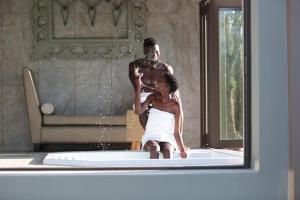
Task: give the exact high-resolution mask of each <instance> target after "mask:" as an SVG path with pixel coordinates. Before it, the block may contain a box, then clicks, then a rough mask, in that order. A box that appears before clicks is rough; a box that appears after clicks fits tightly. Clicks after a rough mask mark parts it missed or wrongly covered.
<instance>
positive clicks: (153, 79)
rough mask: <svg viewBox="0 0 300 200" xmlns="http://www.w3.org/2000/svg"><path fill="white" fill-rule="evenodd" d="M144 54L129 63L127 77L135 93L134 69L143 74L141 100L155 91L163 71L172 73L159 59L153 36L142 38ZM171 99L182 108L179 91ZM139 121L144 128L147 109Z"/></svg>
mask: <svg viewBox="0 0 300 200" xmlns="http://www.w3.org/2000/svg"><path fill="white" fill-rule="evenodd" d="M143 47H144V54H145V58H141V59H138V60H135V61H133V62H131V63H130V64H129V79H130V81H131V83H132V85H133V87H134V90H135V94H136V90H137V85H136V82H135V81H134V80H135V78H136V72H135V71H136V69H138V71H139V73H141V74H143V76H142V79H141V80H142V87H141V101H142V102H143V101H145V100H146V98H147V96H149V95H150V94H151V93H153V92H154V91H155V87H156V85H157V81H158V80H159V79H160V78H161V76H162V74H163V73H168V72H169V73H171V74H173V68H172V67H171V66H170V65H168V64H167V63H164V62H162V61H160V60H159V57H160V51H159V45H158V43H157V41H156V40H155V39H154V38H151V37H150V38H146V39H144V44H143ZM171 96H172V99H174V100H176V101H178V103H179V104H180V109H181V110H182V105H181V100H180V97H179V91H178V90H177V91H175V92H174V93H173V94H172V95H171ZM139 119H140V123H141V125H142V127H143V128H144V129H145V126H146V123H147V119H148V110H146V111H145V112H143V113H142V114H140V115H139ZM182 124H183V116H182V117H181V121H180V130H181V131H182V129H183V127H182Z"/></svg>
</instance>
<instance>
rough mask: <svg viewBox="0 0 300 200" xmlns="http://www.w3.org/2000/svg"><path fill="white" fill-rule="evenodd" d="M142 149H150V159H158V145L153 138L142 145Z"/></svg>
mask: <svg viewBox="0 0 300 200" xmlns="http://www.w3.org/2000/svg"><path fill="white" fill-rule="evenodd" d="M144 150H146V151H150V159H158V156H159V151H160V146H159V144H158V143H157V142H156V141H154V140H149V141H148V142H146V144H145V145H144Z"/></svg>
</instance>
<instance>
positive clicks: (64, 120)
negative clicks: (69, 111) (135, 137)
mask: <svg viewBox="0 0 300 200" xmlns="http://www.w3.org/2000/svg"><path fill="white" fill-rule="evenodd" d="M43 124H44V125H61V126H66V125H91V126H99V125H107V126H126V116H125V115H124V116H122V115H120V116H80V115H76V116H70V115H68V116H65V115H64V116H62V115H43Z"/></svg>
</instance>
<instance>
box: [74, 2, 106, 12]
mask: <svg viewBox="0 0 300 200" xmlns="http://www.w3.org/2000/svg"><path fill="white" fill-rule="evenodd" d="M90 2H92V3H93V2H96V1H90ZM75 3H76V5H75V6H76V12H77V13H78V12H80V13H86V14H87V13H88V8H89V7H88V5H86V4H85V3H84V2H83V1H81V0H77V1H75ZM96 13H97V14H99V13H105V14H110V13H111V3H106V1H100V3H99V4H97V6H96Z"/></svg>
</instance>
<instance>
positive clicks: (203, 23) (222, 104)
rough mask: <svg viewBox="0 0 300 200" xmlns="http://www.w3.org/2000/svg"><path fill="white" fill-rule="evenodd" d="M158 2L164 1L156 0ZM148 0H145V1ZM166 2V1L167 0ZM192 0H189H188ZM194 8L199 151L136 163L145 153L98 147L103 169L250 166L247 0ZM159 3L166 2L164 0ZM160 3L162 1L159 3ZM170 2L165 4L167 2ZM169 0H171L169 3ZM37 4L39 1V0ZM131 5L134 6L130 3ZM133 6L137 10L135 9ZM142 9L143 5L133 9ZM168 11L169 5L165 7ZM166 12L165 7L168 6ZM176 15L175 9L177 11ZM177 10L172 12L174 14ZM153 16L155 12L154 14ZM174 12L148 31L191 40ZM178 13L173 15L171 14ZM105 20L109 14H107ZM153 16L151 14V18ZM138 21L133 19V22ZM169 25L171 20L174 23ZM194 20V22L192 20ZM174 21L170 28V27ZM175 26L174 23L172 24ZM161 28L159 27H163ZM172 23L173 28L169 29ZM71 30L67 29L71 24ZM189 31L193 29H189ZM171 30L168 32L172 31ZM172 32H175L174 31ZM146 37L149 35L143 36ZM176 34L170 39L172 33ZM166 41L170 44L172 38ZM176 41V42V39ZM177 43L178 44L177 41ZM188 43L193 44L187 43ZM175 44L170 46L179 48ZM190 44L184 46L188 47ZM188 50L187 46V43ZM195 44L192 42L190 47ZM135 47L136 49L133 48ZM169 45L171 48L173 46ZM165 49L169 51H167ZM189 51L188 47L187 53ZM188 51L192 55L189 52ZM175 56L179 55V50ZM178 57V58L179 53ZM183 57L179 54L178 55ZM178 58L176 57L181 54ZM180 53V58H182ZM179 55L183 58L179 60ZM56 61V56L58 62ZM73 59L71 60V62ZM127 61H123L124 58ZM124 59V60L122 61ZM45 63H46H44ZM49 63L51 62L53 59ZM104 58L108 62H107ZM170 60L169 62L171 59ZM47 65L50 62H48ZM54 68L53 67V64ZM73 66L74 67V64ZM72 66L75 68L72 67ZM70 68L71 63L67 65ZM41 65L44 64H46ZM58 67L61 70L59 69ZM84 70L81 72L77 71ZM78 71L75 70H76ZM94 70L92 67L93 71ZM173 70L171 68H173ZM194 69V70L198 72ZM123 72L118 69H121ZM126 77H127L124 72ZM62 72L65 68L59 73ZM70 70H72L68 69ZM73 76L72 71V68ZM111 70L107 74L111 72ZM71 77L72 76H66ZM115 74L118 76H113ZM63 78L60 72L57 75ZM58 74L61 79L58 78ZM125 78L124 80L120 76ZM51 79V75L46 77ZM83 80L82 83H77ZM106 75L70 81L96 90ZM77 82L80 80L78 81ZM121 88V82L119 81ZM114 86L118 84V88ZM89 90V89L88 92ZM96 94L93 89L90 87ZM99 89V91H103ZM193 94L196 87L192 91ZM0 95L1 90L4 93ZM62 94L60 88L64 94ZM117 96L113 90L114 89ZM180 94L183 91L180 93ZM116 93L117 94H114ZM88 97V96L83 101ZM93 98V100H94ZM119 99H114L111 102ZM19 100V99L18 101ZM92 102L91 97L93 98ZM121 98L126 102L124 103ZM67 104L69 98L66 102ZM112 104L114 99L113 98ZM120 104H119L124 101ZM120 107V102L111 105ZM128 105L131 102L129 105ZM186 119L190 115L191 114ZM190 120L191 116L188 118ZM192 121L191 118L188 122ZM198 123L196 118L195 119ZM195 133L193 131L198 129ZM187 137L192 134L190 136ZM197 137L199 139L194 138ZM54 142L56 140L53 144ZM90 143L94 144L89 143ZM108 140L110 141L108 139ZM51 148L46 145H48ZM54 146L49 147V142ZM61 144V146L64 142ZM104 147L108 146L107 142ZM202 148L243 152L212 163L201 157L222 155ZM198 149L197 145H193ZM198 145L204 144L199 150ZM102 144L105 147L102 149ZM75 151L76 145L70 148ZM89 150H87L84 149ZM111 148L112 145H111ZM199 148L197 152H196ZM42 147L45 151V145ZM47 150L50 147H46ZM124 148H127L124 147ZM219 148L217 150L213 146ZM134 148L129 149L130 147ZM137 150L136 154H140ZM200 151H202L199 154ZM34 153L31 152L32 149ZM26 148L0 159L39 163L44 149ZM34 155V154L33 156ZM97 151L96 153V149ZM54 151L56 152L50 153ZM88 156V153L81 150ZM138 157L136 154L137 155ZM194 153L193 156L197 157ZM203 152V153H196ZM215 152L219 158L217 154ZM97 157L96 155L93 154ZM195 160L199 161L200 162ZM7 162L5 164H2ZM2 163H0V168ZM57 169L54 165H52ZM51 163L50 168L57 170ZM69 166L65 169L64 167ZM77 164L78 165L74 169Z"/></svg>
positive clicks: (211, 0)
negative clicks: (231, 161) (236, 157)
mask: <svg viewBox="0 0 300 200" xmlns="http://www.w3.org/2000/svg"><path fill="white" fill-rule="evenodd" d="M162 1H164V0H162ZM148 2H149V1H148ZM168 2H169V1H168ZM192 2H193V3H194V2H195V1H192ZM199 2H200V3H199V8H200V18H199V19H200V48H199V49H200V87H201V91H200V93H201V95H200V98H201V100H200V103H201V117H200V119H201V125H200V129H201V149H200V150H201V151H200V153H199V152H197V150H198V149H191V154H193V153H194V154H193V155H192V156H194V157H190V158H191V159H187V160H185V161H182V162H181V161H180V160H179V162H176V160H175V161H172V160H162V163H158V162H155V161H153V160H147V159H146V161H144V162H139V163H138V164H137V163H135V162H136V160H142V159H144V158H145V152H138V153H137V157H135V158H133V159H131V158H128V159H126V158H121V157H122V156H123V154H122V155H120V154H118V153H116V152H105V151H103V152H99V155H100V153H101V155H103V157H105V158H106V160H104V162H103V163H104V164H105V165H106V167H105V166H104V168H109V169H112V168H113V169H115V168H119V169H120V168H121V169H122V168H126V169H127V168H135V169H136V168H139V169H149V168H154V169H157V168H163V167H165V168H167V169H170V168H177V169H178V168H201V167H204V168H214V167H220V168H223V167H224V168H231V167H238V168H241V167H249V166H250V89H249V86H250V68H249V66H250V63H249V60H250V59H249V58H250V54H249V52H250V51H249V49H250V46H249V44H250V40H249V38H250V37H249V18H250V17H249V4H250V3H249V2H250V0H199ZM164 3H165V4H168V3H166V2H164ZM169 3H170V2H169ZM165 4H164V5H165ZM170 4H171V3H170ZM174 4H175V3H174ZM41 6H42V4H41ZM151 6H154V4H153V5H152V4H151V5H150V6H149V7H151ZM135 9H138V7H136V8H135ZM149 9H154V10H155V9H158V8H149ZM172 9H173V7H172V6H171V7H170V10H172ZM138 10H139V9H138ZM139 11H141V12H142V11H143V10H139ZM156 12H163V11H160V10H159V11H157V10H155V12H153V13H152V14H156ZM168 12H169V10H168ZM170 12H171V11H170ZM179 14H181V13H179ZM179 14H178V15H179ZM156 17H159V16H156ZM173 17H174V16H172V17H171V18H170V20H171V22H169V21H168V20H167V21H166V20H165V16H163V19H162V22H163V23H170V27H171V28H170V27H169V26H168V27H164V26H163V25H156V23H153V22H154V21H153V19H151V20H152V21H151V20H149V21H150V22H152V24H150V25H151V26H154V25H155V26H158V28H161V29H162V30H168V31H166V33H165V32H163V31H161V30H160V29H158V30H157V32H155V31H156V30H155V31H154V34H155V33H156V34H157V33H158V34H169V35H166V36H165V37H166V38H171V37H173V36H174V37H175V36H176V37H177V36H181V37H182V36H183V38H184V39H185V40H184V42H187V43H188V42H191V41H193V40H192V39H191V38H186V36H185V35H184V34H182V35H181V32H180V34H177V32H176V31H178V30H177V29H178V27H180V28H181V25H182V24H183V23H186V21H184V20H183V21H179V22H178V24H177V23H175V22H174V23H173V21H172V20H174V19H173ZM176 17H178V16H176ZM109 19H110V18H109ZM154 19H155V18H154ZM136 23H138V22H136ZM174 24H175V25H174ZM195 24H196V23H195ZM173 25H174V27H173ZM177 26H178V27H177ZM189 26H190V25H189V24H188V25H186V24H185V26H184V27H189ZM164 28H165V29H164ZM172 28H174V30H173V29H172ZM72 30H73V29H72ZM191 30H194V29H191ZM172 31H174V33H173V32H172ZM175 33H176V34H175ZM149 36H152V35H149ZM175 39H176V38H175ZM160 42H161V46H162V47H163V46H164V42H165V41H160ZM168 43H172V38H171V39H170V41H168ZM179 43H180V42H179ZM180 44H181V45H182V43H180ZM193 45H194V44H193ZM180 47H181V46H180V45H179V47H177V46H176V47H175V48H180ZM189 48H190V47H189ZM191 49H192V48H191ZM193 49H195V47H193ZM139 50H140V49H139ZM167 50H168V51H164V52H163V55H164V56H165V57H168V56H170V55H171V54H172V55H171V56H170V57H172V56H173V55H176V56H178V55H177V54H176V53H174V52H175V51H174V52H173V51H172V50H170V49H167ZM173 50H174V49H173ZM180 50H181V51H185V50H183V49H180ZM169 53H170V54H169ZM189 53H190V52H189ZM192 55H194V54H192ZM180 56H181V55H180ZM180 56H179V57H180ZM183 56H185V54H184V55H183ZM181 58H182V57H180V59H181ZM184 58H185V57H184ZM182 60H184V59H182ZM59 62H61V61H59ZM74 62H75V61H74ZM109 62H115V61H109ZM126 62H127V60H126ZM128 62H129V60H128ZM46 64H47V63H46ZM52 64H53V63H48V65H52ZM54 64H57V63H55V62H54ZM58 64H59V67H60V65H62V66H65V65H66V66H68V65H69V66H71V67H68V68H72V67H73V61H71V62H70V63H69V62H68V61H65V62H62V63H58ZM113 64H115V65H116V66H118V67H119V66H123V63H122V62H121V61H120V62H118V61H116V63H113ZM113 64H111V63H109V66H110V65H113ZM171 64H173V63H171ZM51 67H52V66H51ZM56 67H57V66H56ZM76 67H77V68H79V67H78V66H76ZM76 67H75V68H76ZM80 67H81V68H80V70H82V69H83V68H89V67H90V66H88V67H85V66H80ZM73 68H74V67H73ZM47 69H50V67H48V68H47ZM42 70H44V71H46V68H45V67H44V68H42ZM97 70H98V63H97V62H95V66H92V68H91V69H90V71H92V72H93V71H97ZM113 70H115V69H108V70H107V71H105V72H103V73H104V75H103V77H106V75H107V74H109V73H110V72H112V71H113ZM62 71H63V70H62ZM81 72H82V74H83V75H84V73H85V71H84V70H82V71H81ZM81 72H79V73H78V74H80V73H81ZM97 72H98V71H97ZM175 72H176V69H175ZM180 72H181V71H178V70H177V73H180ZM198 72H199V71H198ZM122 73H124V72H122ZM125 73H126V77H127V72H125ZM65 74H66V73H65ZM70 74H72V73H70ZM74 74H75V75H76V72H75V73H74ZM111 74H113V73H111ZM114 75H115V76H116V77H114V78H115V79H121V78H120V77H121V76H122V75H123V74H121V75H120V74H119V73H115V74H114ZM72 76H73V75H72ZM96 76H97V75H94V76H91V75H90V77H88V76H87V77H85V78H86V79H89V78H91V79H94V78H95V77H96ZM119 76H120V77H119ZM61 77H63V76H61ZM39 79H41V80H43V79H47V77H39ZM62 79H64V78H62ZM71 79H72V77H71V76H70V77H68V81H70V82H71V81H72V80H73V79H72V80H71ZM126 80H127V79H126ZM51 81H52V80H51ZM82 82H83V83H82ZM111 82H112V80H109V79H107V80H106V78H105V80H102V76H101V80H100V78H99V82H97V83H94V82H93V81H90V80H77V82H76V77H75V83H73V82H71V84H70V85H72V84H75V85H76V84H77V85H79V87H78V88H79V89H78V88H77V89H78V91H79V92H82V91H86V88H89V87H90V85H93V86H95V90H97V92H98V89H99V88H100V87H101V86H102V85H105V84H106V83H108V84H107V85H109V86H110V85H113V83H111ZM80 84H82V85H80ZM40 87H44V88H45V84H44V85H43V84H40ZM122 87H124V85H122ZM122 87H121V86H120V88H121V89H122ZM73 92H74V91H73V90H72V95H73V96H74V93H75V92H77V91H75V92H74V93H73ZM92 92H93V91H92ZM92 92H91V91H88V92H87V93H84V97H82V96H78V97H77V96H76V95H75V96H76V98H77V100H78V102H79V101H80V100H82V102H83V103H82V104H84V105H87V104H85V102H86V101H87V102H90V101H93V99H92V98H90V99H89V98H86V97H87V96H89V95H90V93H92ZM95 93H96V92H95ZM103 93H104V92H103ZM198 94H199V90H198ZM4 95H5V94H4ZM67 95H68V94H67V93H66V96H67ZM118 95H119V94H118ZM183 95H185V94H184V93H183ZM119 96H122V94H120V95H119ZM110 98H111V99H114V97H110ZM88 100H89V101H88ZM97 100H98V99H97ZM116 102H119V101H116ZM22 103H24V102H22ZM94 103H95V101H94ZM126 103H127V102H126ZM71 104H73V100H72V103H71ZM116 104H118V103H116ZM124 104H125V103H124ZM95 105H97V106H98V101H96V103H95ZM117 106H122V105H117ZM130 106H131V104H130ZM1 115H2V116H4V114H3V113H1ZM191 118H192V117H191ZM192 120H194V119H191V120H190V121H192ZM193 122H194V121H193ZM197 122H198V121H197ZM198 136H199V134H198ZM192 139H193V138H192ZM198 142H199V140H198ZM53 145H57V144H53ZM91 145H95V144H91ZM108 145H112V147H114V146H113V144H108ZM48 147H50V149H51V146H48ZM52 147H54V148H55V146H52ZM66 147H67V146H66ZM109 147H110V149H109V150H111V149H113V148H111V146H109ZM207 147H212V148H215V149H225V148H226V149H227V148H231V149H232V148H234V149H236V148H238V149H239V150H241V151H240V152H238V153H244V154H239V155H244V156H243V157H242V158H243V162H236V165H235V164H231V165H222V164H217V165H215V163H214V161H212V162H209V161H208V160H209V159H207V160H205V158H207V156H208V157H209V156H211V155H214V156H216V158H217V159H219V158H220V160H222V159H223V158H222V155H221V154H218V151H214V152H213V153H211V151H206V150H210V149H206V148H207ZM197 148H198V147H197ZM202 148H204V149H202ZM67 149H68V150H74V147H73V146H70V148H67ZM103 149H104V150H107V149H106V146H105V147H104V148H103ZM75 150H76V149H75ZM87 150H89V149H87ZM114 150H115V149H114ZM202 150H203V151H202ZM46 151H47V150H46ZM50 151H51V150H50ZM127 152H128V151H127ZM219 152H220V151H219ZM133 153H134V152H133ZM140 153H141V154H140ZM205 153H206V154H205ZM33 154H34V153H33ZM33 154H31V153H29V154H26V153H20V154H13V155H12V158H11V157H10V158H7V157H5V156H6V155H5V152H4V153H3V154H1V158H0V163H1V160H2V161H4V162H2V164H3V163H4V164H5V165H4V166H5V167H6V166H8V167H10V166H12V165H10V164H8V162H7V161H11V160H16V159H19V160H22V158H24V159H23V160H26V162H27V161H28V163H34V162H35V161H36V162H37V163H39V164H41V160H42V159H43V158H44V156H45V155H46V154H47V152H44V153H41V154H35V155H33ZM36 155H38V156H36ZM77 155H78V154H76V153H75V154H73V153H71V154H68V155H66V154H61V155H52V156H50V158H49V160H50V162H51V159H54V160H55V159H59V156H65V158H66V159H67V160H74V162H77V161H76V160H75V159H73V158H76V156H77ZM97 155H98V154H97ZM56 156H58V157H56ZM84 156H87V157H89V155H84ZM113 156H117V157H118V156H119V157H118V159H121V160H113V161H112V160H111V158H112V157H113ZM139 156H142V157H139ZM198 156H199V157H198ZM201 156H204V157H201ZM218 156H220V157H218ZM96 159H97V158H96ZM197 159H198V160H197ZM200 160H201V162H200ZM90 161H91V163H92V164H91V165H88V166H87V168H88V169H90V168H93V169H95V168H96V169H98V168H97V166H93V162H94V161H95V160H90ZM6 164H7V165H6ZM2 166H3V165H0V168H1V167H2ZM35 167H36V168H40V169H44V168H43V167H41V166H34V165H32V166H31V167H30V168H31V169H35ZM57 168H59V167H57ZM57 168H56V166H55V167H54V168H52V169H57ZM59 169H66V168H65V167H63V168H59ZM67 169H68V170H69V168H67ZM77 169H78V168H77Z"/></svg>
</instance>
